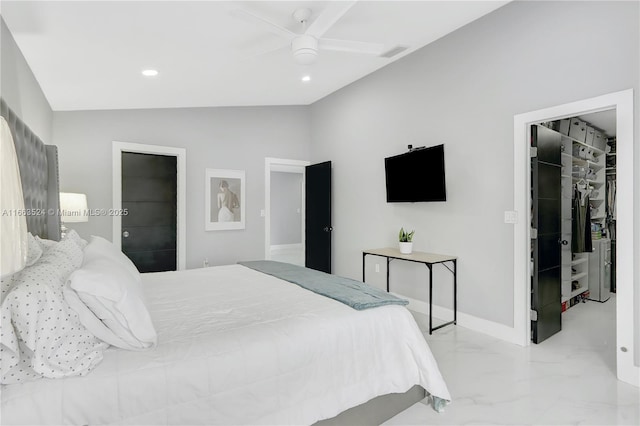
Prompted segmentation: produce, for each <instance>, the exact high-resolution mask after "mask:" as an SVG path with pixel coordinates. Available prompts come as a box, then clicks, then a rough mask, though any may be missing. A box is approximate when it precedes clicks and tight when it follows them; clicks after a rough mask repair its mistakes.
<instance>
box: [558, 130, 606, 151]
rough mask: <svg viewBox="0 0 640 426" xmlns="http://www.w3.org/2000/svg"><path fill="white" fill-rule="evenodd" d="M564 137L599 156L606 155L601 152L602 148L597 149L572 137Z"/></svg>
mask: <svg viewBox="0 0 640 426" xmlns="http://www.w3.org/2000/svg"><path fill="white" fill-rule="evenodd" d="M561 134H562V133H561ZM562 137H565V138H567V139H569V140H571V142H573V143H575V144H576V145H581V146H586V147H587V148H589V149H591V150H593V152H597V153H598V154H604V151H603V150H601V149H600V148H596V147H595V146H593V145H589V144H586V143H584V142H582V141H579V140H578V139H574V138H572V137H571V136H567V135H562Z"/></svg>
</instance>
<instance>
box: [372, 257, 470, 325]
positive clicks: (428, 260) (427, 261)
mask: <svg viewBox="0 0 640 426" xmlns="http://www.w3.org/2000/svg"><path fill="white" fill-rule="evenodd" d="M368 254H370V255H373V256H380V257H384V258H386V259H387V292H389V264H390V263H391V261H392V260H404V261H408V262H416V263H422V264H424V265H426V266H427V268H429V334H431V333H433V331H435V330H438V329H439V328H442V327H445V326H447V325H450V324H456V321H457V309H458V300H457V299H458V289H457V286H458V283H457V260H458V259H457V258H456V257H455V256H447V255H443V254H434V253H423V252H419V251H414V252H413V253H411V254H402V253H400V250H398V249H396V248H390V247H387V248H379V249H371V250H363V251H362V281H364V280H365V258H366V256H367V255H368ZM447 262H451V264H452V266H453V269H451V268H450V267H449V266H448V265H447V264H446V263H447ZM438 263H441V264H442V266H444V267H445V268H447V269H448V270H449V271H450V272H451V273H452V274H453V321H449V322H446V323H444V324H441V325H439V326H437V327H433V318H432V315H431V311H432V307H433V265H436V264H438Z"/></svg>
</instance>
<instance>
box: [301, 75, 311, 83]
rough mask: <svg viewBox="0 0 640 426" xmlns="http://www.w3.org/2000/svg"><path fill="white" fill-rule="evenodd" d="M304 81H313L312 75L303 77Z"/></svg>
mask: <svg viewBox="0 0 640 426" xmlns="http://www.w3.org/2000/svg"><path fill="white" fill-rule="evenodd" d="M302 81H303V82H304V83H308V82H310V81H311V76H310V75H305V76H304V77H302Z"/></svg>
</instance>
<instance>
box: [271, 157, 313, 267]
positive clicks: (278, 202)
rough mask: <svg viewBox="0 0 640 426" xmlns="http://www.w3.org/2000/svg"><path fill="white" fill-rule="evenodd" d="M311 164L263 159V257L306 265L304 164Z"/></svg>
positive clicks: (298, 161) (307, 163)
mask: <svg viewBox="0 0 640 426" xmlns="http://www.w3.org/2000/svg"><path fill="white" fill-rule="evenodd" d="M309 164H310V163H309V162H308V161H300V160H286V159H279V158H266V159H265V215H264V216H265V255H264V257H265V259H267V260H275V261H279V262H286V263H293V264H296V265H300V266H304V265H305V248H304V234H305V191H304V186H305V167H306V166H308V165H309Z"/></svg>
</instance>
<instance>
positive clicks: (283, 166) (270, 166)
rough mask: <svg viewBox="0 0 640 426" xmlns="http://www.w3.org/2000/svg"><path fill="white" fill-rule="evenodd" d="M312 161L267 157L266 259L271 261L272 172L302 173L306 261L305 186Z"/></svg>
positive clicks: (265, 181) (265, 178) (265, 170)
mask: <svg viewBox="0 0 640 426" xmlns="http://www.w3.org/2000/svg"><path fill="white" fill-rule="evenodd" d="M310 164H311V162H310V161H304V160H288V159H284V158H273V157H265V159H264V258H265V259H266V260H269V259H271V172H285V173H300V174H302V197H301V200H302V202H301V206H300V217H301V220H300V222H301V224H302V225H301V230H300V231H301V234H300V235H301V236H302V256H303V259H304V256H305V249H304V231H305V207H304V200H305V192H304V184H305V179H306V171H305V167H306V166H308V165H310Z"/></svg>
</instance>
